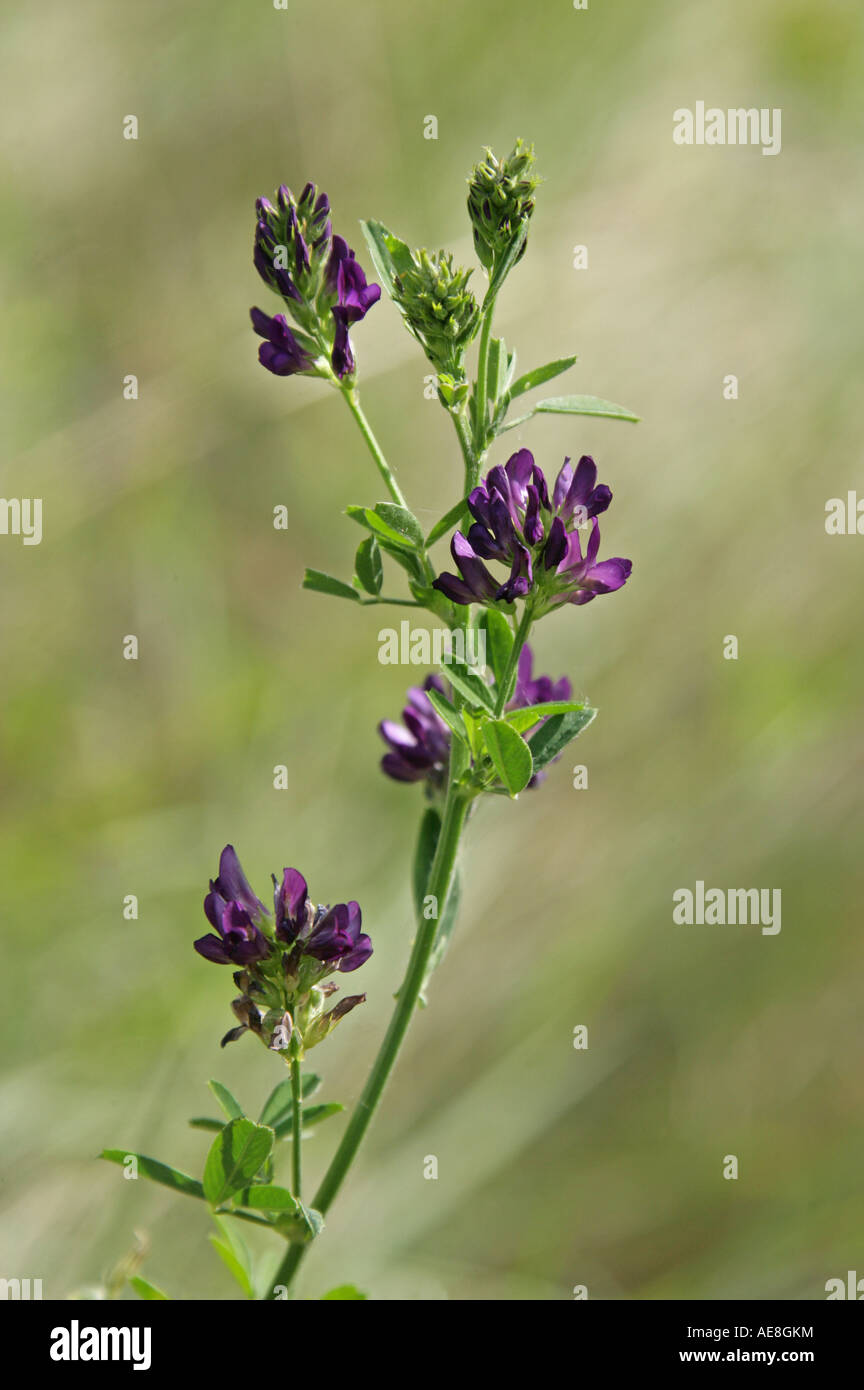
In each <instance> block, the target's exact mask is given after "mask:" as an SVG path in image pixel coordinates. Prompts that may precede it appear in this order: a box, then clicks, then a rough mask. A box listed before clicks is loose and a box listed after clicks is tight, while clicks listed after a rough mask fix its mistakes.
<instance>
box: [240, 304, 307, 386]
mask: <svg viewBox="0 0 864 1390" xmlns="http://www.w3.org/2000/svg"><path fill="white" fill-rule="evenodd" d="M250 316H251V319H252V327H253V328H254V329H255V332H256V333H257V334H258V337H259V338H265V339H266V342H263V343H262V344H261V346H260V347H259V349H258V361H259V362H260V363H261V366H262V367H266V368H267V370H268V372H272V373H273V375H274V376H294V375H295V373H297V372H312V371H314V367H315V363H314V359H313V358H312V357H310V356H309V354H308V353H306V352H304V351H303V348H302V347H301V346H300V344H299V342H298V341H297V338H296V337H295V335H294V334H293V333H292V332H291V329H290V328H289V327H288V323H287V320H286V318H285V315H284V314H274V316H273V318H272V319H271V318H269V317H268V315H267V314H264V313H262V311H261V310H260V309H251V310H250Z"/></svg>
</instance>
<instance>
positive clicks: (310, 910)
mask: <svg viewBox="0 0 864 1390" xmlns="http://www.w3.org/2000/svg"><path fill="white" fill-rule="evenodd" d="M274 884H275V894H274V904H275V908H276V936H277V937H278V939H279V940H280V941H284V942H286V943H287V944H288V945H290V946H295V947H296V948H297V949H298V951H299V954H300V956H314V957H315V959H316V960H318V961H320V962H321V964H322V965H326V966H328V967H329V968H330V969H331V970H341V971H349V970H356V969H357V968H358V966H361V965H362V964H363V962H364V961H365V960H368V959H369V957H370V956H371V954H372V942H371V940H370V939H369V937H368V936H365V935H364V934H363V933H362V932H361V931H360V927H361V924H362V920H363V918H362V914H361V912H360V906H359V904H358V903H356V902H350V903H337V905H336V906H335V907H315V906H314V905H313V903H312V902H310V900H309V892H308V889H307V887H306V880H305V878H304V877H303V875H302V874H301V873H300V872H299V870H297V869H285V870H283V873H282V882H281V883H276V881H275V879H274Z"/></svg>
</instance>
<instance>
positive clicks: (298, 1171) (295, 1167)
mask: <svg viewBox="0 0 864 1390" xmlns="http://www.w3.org/2000/svg"><path fill="white" fill-rule="evenodd" d="M291 1118H292V1125H291V1133H292V1139H291V1180H292V1193H293V1195H294V1196H295V1197H296V1198H297V1200H298V1202H299V1201H300V1200H301V1198H302V1195H303V1191H302V1189H303V1156H302V1148H303V1144H302V1139H303V1081H302V1077H301V1075H300V1058H299V1057H292V1058H291Z"/></svg>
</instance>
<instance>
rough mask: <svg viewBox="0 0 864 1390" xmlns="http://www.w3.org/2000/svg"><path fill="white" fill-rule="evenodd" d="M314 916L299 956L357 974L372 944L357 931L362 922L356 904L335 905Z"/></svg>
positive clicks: (369, 954)
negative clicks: (312, 958) (313, 922)
mask: <svg viewBox="0 0 864 1390" xmlns="http://www.w3.org/2000/svg"><path fill="white" fill-rule="evenodd" d="M318 914H320V915H316V918H315V924H314V926H313V927H312V930H311V931H310V932H309V935H308V936H307V937H306V939H305V940H304V941H303V954H304V955H307V956H314V957H315V958H316V960H320V961H321V963H322V965H327V966H329V967H330V968H331V969H335V970H341V971H342V972H343V973H347V972H348V971H350V970H357V969H358V967H359V966H361V965H362V964H363V962H364V961H367V960H368V959H369V957H370V956H371V954H372V942H371V941H370V939H369V937H368V936H366V935H365V934H364V933H363V932H361V930H360V927H361V924H362V921H363V918H362V915H361V912H360V905H359V903H355V902H350V903H337V905H336V906H335V907H330V908H319V909H318Z"/></svg>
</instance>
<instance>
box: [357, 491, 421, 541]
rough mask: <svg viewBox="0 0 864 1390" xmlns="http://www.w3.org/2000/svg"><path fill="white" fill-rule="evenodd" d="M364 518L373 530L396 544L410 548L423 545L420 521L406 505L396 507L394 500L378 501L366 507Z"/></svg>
mask: <svg viewBox="0 0 864 1390" xmlns="http://www.w3.org/2000/svg"><path fill="white" fill-rule="evenodd" d="M366 518H367V520H368V522H369V525H370V526H371V527H372V529H373V531H377V532H379V533H380V534H381V535H383V536H384V537H385V539H386V540H389V541H391V542H392V543H394V544H396V545H403V546H408V547H409V549H411V550H415V549H417V548H418V547H420V546H422V545H423V530H422V528H421V526H420V522H419V521H418V520H417V518H416V516H415V515H414V513H413V512H410V511H409V510H408V508H407V507H397V506H396V503H395V502H379V503H378V505H377V506H376V507H372V508H368V507H367V509H366Z"/></svg>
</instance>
